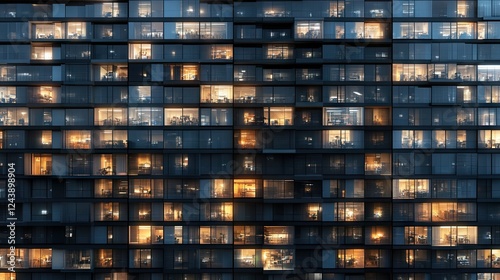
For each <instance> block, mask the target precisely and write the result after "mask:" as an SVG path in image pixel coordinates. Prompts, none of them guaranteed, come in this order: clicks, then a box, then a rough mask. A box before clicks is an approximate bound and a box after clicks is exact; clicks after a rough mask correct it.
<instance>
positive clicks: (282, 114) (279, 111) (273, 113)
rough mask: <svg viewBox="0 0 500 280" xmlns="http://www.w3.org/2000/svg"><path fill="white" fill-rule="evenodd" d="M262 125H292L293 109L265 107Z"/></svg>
mask: <svg viewBox="0 0 500 280" xmlns="http://www.w3.org/2000/svg"><path fill="white" fill-rule="evenodd" d="M264 116H265V117H264V124H267V125H293V108H286V107H281V108H279V107H265V108H264Z"/></svg>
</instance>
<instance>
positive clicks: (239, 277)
mask: <svg viewBox="0 0 500 280" xmlns="http://www.w3.org/2000/svg"><path fill="white" fill-rule="evenodd" d="M35 275H36V276H37V277H40V278H41V279H58V278H57V277H61V276H60V275H62V274H61V273H57V272H52V273H51V272H49V271H40V272H36V274H35ZM283 275H289V277H296V278H295V279H314V280H316V279H322V280H338V279H341V280H342V279H370V280H376V279H396V280H400V279H401V280H402V279H404V280H414V279H416V280H427V279H438V280H446V279H448V278H449V277H454V278H451V279H466V280H476V279H477V280H491V279H495V280H496V279H498V277H500V274H498V273H494V272H480V273H475V272H474V273H471V272H455V273H443V272H436V273H423V272H412V273H402V272H398V273H395V274H394V276H392V275H391V274H390V273H389V272H366V273H362V272H360V271H351V272H347V273H343V272H340V273H339V272H335V273H333V272H324V273H321V272H307V271H300V272H297V274H295V275H294V276H292V274H291V273H290V272H289V271H280V272H278V273H266V274H265V275H262V274H261V273H258V272H257V273H256V272H252V273H250V272H249V271H248V269H246V270H242V269H237V270H236V271H234V272H232V273H228V272H204V273H182V272H176V273H167V274H165V275H164V274H162V273H145V272H142V271H141V272H133V273H129V274H127V273H125V272H98V273H95V274H93V277H94V278H91V274H90V273H86V272H85V271H82V270H79V271H78V277H81V278H78V279H85V280H87V279H97V280H108V279H109V280H111V279H112V280H121V279H137V278H138V277H141V278H140V279H148V280H149V279H153V280H163V279H165V280H212V279H223V280H231V279H236V280H260V279H266V280H279V279H282V278H283ZM0 277H4V278H0V279H2V280H4V279H5V280H15V279H26V278H28V279H29V277H31V273H22V272H18V273H17V276H16V275H15V274H14V273H1V274H0ZM11 277H12V278H11ZM16 277H17V278H16ZM68 277H71V276H68ZM298 277H301V278H298ZM391 277H394V278H391ZM431 277H434V278H431Z"/></svg>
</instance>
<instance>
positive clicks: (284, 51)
mask: <svg viewBox="0 0 500 280" xmlns="http://www.w3.org/2000/svg"><path fill="white" fill-rule="evenodd" d="M265 51H266V58H267V59H290V58H293V48H292V47H291V46H289V45H283V44H273V45H268V46H267V47H266V50H265Z"/></svg>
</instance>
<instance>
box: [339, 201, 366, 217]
mask: <svg viewBox="0 0 500 280" xmlns="http://www.w3.org/2000/svg"><path fill="white" fill-rule="evenodd" d="M334 211H335V213H334V215H335V220H336V221H347V222H352V221H363V220H364V216H365V214H364V213H365V206H364V203H363V202H338V203H336V208H335V210H334Z"/></svg>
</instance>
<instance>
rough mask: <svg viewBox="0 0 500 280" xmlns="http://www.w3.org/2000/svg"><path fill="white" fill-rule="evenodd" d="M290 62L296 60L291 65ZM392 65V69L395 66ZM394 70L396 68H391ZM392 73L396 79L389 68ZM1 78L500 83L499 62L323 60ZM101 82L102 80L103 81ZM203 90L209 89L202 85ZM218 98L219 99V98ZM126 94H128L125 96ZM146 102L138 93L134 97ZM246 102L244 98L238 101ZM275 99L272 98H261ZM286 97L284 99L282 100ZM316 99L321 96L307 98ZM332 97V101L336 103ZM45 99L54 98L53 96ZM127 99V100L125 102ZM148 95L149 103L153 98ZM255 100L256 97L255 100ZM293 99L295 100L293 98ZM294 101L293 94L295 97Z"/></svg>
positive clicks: (113, 68)
mask: <svg viewBox="0 0 500 280" xmlns="http://www.w3.org/2000/svg"><path fill="white" fill-rule="evenodd" d="M290 66H291V65H290ZM391 68H392V69H391ZM391 70H392V71H391ZM391 72H392V78H391V75H390V73H391ZM0 75H1V78H0V81H1V82H6V85H8V83H13V82H66V83H70V84H71V83H82V84H89V83H97V84H99V83H101V82H102V83H104V82H106V83H110V82H113V83H115V84H117V85H120V84H123V83H125V82H135V83H140V82H154V83H161V82H164V83H166V84H169V83H176V84H177V85H179V86H182V85H188V84H191V85H200V83H203V82H215V83H221V82H222V83H224V82H235V83H237V84H242V85H244V84H245V83H241V82H259V83H262V84H266V83H267V82H272V83H276V82H278V83H280V84H283V85H286V84H287V83H293V82H297V83H298V84H299V85H300V84H301V83H303V84H304V85H307V84H308V83H312V84H315V83H317V84H321V83H322V82H323V83H325V84H328V82H343V83H353V84H356V83H359V82H390V81H393V82H412V83H418V82H430V83H436V84H439V83H441V84H442V83H450V82H455V83H462V82H463V83H466V84H468V83H470V82H497V81H499V80H500V67H499V65H474V64H458V65H457V64H455V63H453V64H446V63H436V64H434V63H432V64H393V65H392V67H391V65H390V64H371V65H364V64H323V65H308V66H303V67H300V68H297V69H295V68H293V67H286V66H278V67H277V66H274V65H234V66H233V65H232V64H189V63H185V64H179V63H176V64H162V63H152V64H150V63H148V64H142V63H130V64H126V63H106V64H92V65H90V64H85V63H74V64H73V63H71V64H63V65H54V66H49V65H17V66H16V65H10V66H1V67H0ZM102 83H101V84H102ZM201 86H202V95H205V96H202V97H201V100H200V102H204V103H229V102H232V100H233V99H232V98H233V97H232V96H227V95H226V96H223V94H224V93H222V94H221V95H219V96H217V95H218V94H216V93H215V91H217V90H216V88H214V89H213V90H214V94H213V95H214V96H212V94H211V89H210V87H208V88H203V85H201ZM221 87H222V89H225V90H224V91H225V94H232V91H231V90H228V88H230V89H231V88H232V87H226V88H224V87H223V86H222V85H221ZM203 89H204V90H203ZM214 97H216V98H214ZM125 98H126V96H125ZM131 101H132V102H135V103H142V102H143V101H142V100H140V99H139V98H137V99H135V100H131ZM239 101H240V102H244V101H245V100H239ZM263 101H264V102H268V103H271V102H273V101H272V100H269V101H265V100H261V102H263ZM285 101H286V100H283V101H281V102H282V103H283V102H285ZM301 101H302V102H306V101H309V102H314V101H319V99H318V100H306V97H305V96H304V97H303V100H301ZM332 101H333V100H330V102H332ZM41 102H42V103H51V101H50V99H49V100H46V101H43V99H42V100H41ZM122 102H123V101H122ZM150 102H151V101H150V100H149V101H148V100H144V103H150ZM253 102H255V101H253ZM288 102H290V100H289V101H288ZM291 102H293V98H292V100H291Z"/></svg>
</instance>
